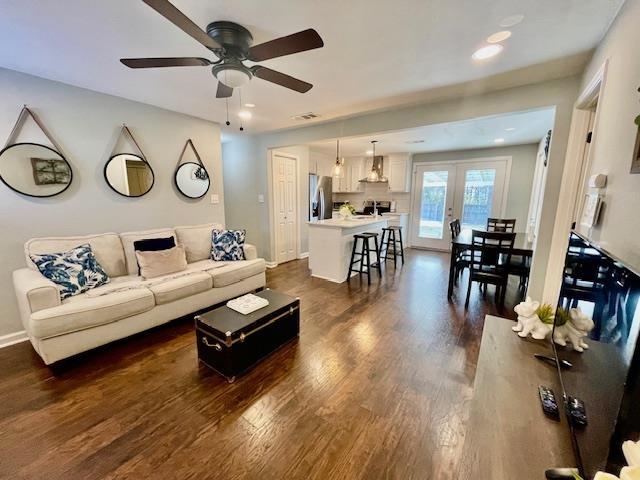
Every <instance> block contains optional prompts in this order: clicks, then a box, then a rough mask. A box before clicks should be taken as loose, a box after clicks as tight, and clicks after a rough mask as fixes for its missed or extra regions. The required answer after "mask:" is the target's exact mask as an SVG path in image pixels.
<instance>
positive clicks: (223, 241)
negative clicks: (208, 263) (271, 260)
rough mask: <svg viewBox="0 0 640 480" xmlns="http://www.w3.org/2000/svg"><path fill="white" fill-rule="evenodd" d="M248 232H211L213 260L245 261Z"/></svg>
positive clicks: (214, 230)
mask: <svg viewBox="0 0 640 480" xmlns="http://www.w3.org/2000/svg"><path fill="white" fill-rule="evenodd" d="M246 236H247V231H246V230H216V229H213V231H212V232H211V259H212V260H216V261H223V260H227V261H229V260H231V261H233V260H244V248H243V246H244V239H245V237H246Z"/></svg>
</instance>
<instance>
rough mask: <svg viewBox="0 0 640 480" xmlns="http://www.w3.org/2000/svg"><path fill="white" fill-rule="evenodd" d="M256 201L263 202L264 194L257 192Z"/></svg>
mask: <svg viewBox="0 0 640 480" xmlns="http://www.w3.org/2000/svg"><path fill="white" fill-rule="evenodd" d="M258 203H264V195H263V194H259V195H258Z"/></svg>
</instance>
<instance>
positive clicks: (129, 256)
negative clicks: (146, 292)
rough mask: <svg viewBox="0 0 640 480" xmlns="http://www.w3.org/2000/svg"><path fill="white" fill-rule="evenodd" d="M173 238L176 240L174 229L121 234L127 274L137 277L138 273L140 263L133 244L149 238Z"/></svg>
mask: <svg viewBox="0 0 640 480" xmlns="http://www.w3.org/2000/svg"><path fill="white" fill-rule="evenodd" d="M159 237H173V238H174V239H175V238H176V232H175V231H174V230H173V229H172V228H160V229H155V230H141V231H139V232H125V233H121V234H120V240H121V241H122V248H123V249H124V257H125V261H126V266H127V270H126V271H127V274H128V275H135V274H137V273H138V261H137V260H136V249H135V247H134V246H133V242H135V241H137V240H145V239H148V238H159Z"/></svg>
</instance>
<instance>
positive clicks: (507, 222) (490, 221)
mask: <svg viewBox="0 0 640 480" xmlns="http://www.w3.org/2000/svg"><path fill="white" fill-rule="evenodd" d="M515 229H516V219H515V218H487V232H508V233H511V232H513V231H515Z"/></svg>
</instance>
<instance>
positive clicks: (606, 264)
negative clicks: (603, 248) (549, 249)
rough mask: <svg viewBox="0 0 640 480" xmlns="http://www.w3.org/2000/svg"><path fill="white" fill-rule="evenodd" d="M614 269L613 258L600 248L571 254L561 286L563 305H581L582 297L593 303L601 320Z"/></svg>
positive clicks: (594, 316)
mask: <svg viewBox="0 0 640 480" xmlns="http://www.w3.org/2000/svg"><path fill="white" fill-rule="evenodd" d="M613 271H614V269H613V264H612V262H611V260H610V259H609V258H608V257H605V256H603V255H601V254H599V252H598V253H596V254H591V253H586V252H585V253H570V254H568V255H567V259H566V260H565V266H564V275H563V280H562V287H561V289H560V301H561V304H562V306H563V307H564V308H566V309H569V308H575V307H577V306H578V302H579V301H584V302H589V303H593V304H594V308H593V318H594V319H595V320H599V319H600V318H601V316H602V312H603V310H604V308H605V306H606V305H607V301H608V298H609V294H610V290H611V287H612V284H613V283H614V282H613ZM594 334H597V332H594ZM594 338H595V337H594Z"/></svg>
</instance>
